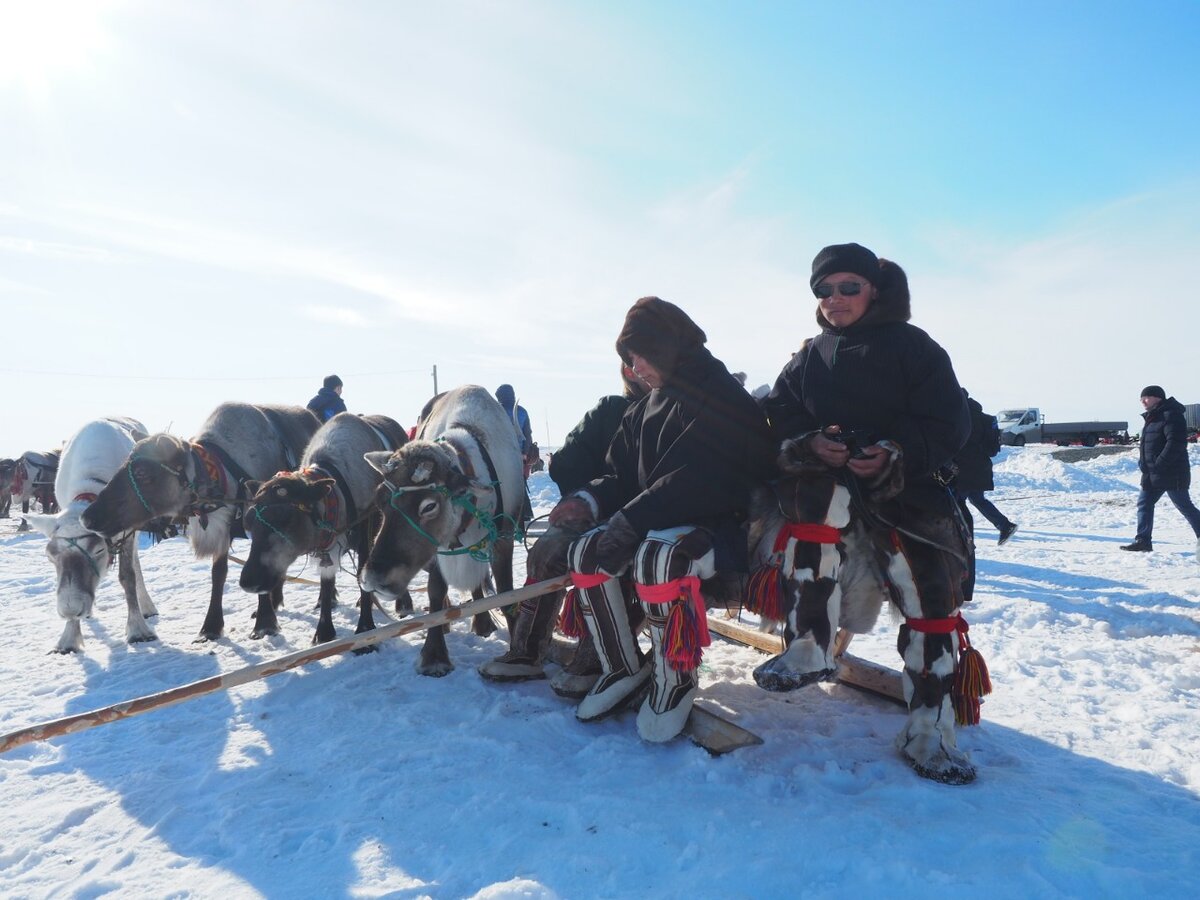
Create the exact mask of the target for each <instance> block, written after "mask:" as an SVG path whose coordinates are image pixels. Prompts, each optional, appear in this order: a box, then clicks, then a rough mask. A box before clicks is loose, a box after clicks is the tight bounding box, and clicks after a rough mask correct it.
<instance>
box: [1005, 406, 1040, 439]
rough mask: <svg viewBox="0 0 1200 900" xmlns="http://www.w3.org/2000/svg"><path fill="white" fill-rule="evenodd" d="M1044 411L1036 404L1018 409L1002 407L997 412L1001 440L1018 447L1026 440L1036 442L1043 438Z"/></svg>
mask: <svg viewBox="0 0 1200 900" xmlns="http://www.w3.org/2000/svg"><path fill="white" fill-rule="evenodd" d="M1041 424H1042V412H1041V410H1040V409H1038V408H1037V407H1035V406H1025V407H1020V408H1017V409H1002V410H1000V412H998V413H996V427H997V428H999V429H1000V442H1001V443H1002V444H1011V445H1014V446H1017V447H1022V446H1024V445H1025V442H1026V441H1031V442H1036V441H1038V440H1039V439H1040V438H1041Z"/></svg>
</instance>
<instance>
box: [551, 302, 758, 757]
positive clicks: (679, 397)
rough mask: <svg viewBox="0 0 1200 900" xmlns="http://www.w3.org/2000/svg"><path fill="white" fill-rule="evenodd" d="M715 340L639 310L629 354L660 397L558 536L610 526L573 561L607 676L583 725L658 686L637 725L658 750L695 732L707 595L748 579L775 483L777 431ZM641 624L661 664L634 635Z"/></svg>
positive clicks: (663, 308) (574, 552)
mask: <svg viewBox="0 0 1200 900" xmlns="http://www.w3.org/2000/svg"><path fill="white" fill-rule="evenodd" d="M706 341H707V337H706V336H705V334H704V332H703V331H702V330H701V329H700V327H699V326H698V325H696V323H695V322H693V321H692V319H691V318H690V317H689V316H688V315H687V313H685V312H684V311H683V310H682V309H680V308H679V307H678V306H675V305H674V304H672V303H668V302H666V301H665V300H661V299H659V298H658V297H643V298H642V299H640V300H638V301H637V302H636V303H635V304H634V305H633V307H632V308H631V309H630V310H629V312H628V314H627V315H626V317H625V322H624V325H623V327H622V329H621V333H620V335H619V336H618V338H617V353H618V354H620V356H621V359H622V361H623V362H625V363H626V365H629V366H631V367H632V369H633V371H634V373H635V374H636V375H637V377H638V378H639V379H641V380H642V381H643V382H644V383H645V384H646V386H647V387H648V388H649V392H648V393H647V394H646V396H644V397H642V398H641V399H640V400H638V401H637V402H636V403H634V404H633V405H632V406H630V408H629V409H628V411H627V412H626V413H625V415H624V416H623V417H622V419H621V424H620V428H619V429H618V430H617V433H616V435H615V436H614V437H613V439H612V442H611V444H610V445H609V447H608V455H607V461H606V467H605V472H604V474H603V475H601V476H600V477H599V478H596V479H593V480H592V481H590V482H589V483H588V484H587V486H586V487H584V488H582V489H580V490H578V491H576V492H575V493H573V494H571V495H570V496H568V497H565V498H563V500H562V501H560V502H559V504H558V505H557V506H556V507H555V508H554V510H553V511H552V512H551V514H550V521H551V524H560V523H571V522H576V523H583V524H584V525H594V524H595V523H597V522H602V523H603V524H602V525H600V526H599V527H595V528H592V529H591V530H590V531H588V532H587V533H585V534H584V535H583V536H582V537H580V538H579V539H578V540H576V541H575V542H574V543H572V544H571V547H570V550H569V552H568V558H569V561H570V566H571V573H572V578H573V581H574V583H575V587H576V589H577V591H578V593H579V600H580V610H581V612H582V614H583V618H584V620H585V622H586V624H587V628H588V631H589V632H590V633H591V635H592V638H593V639H594V641H595V643H596V648H597V651H598V652H599V655H600V661H601V666H602V669H603V674H602V675H601V677H600V679H599V680H598V681H597V682H596V683H595V685H594V686H593V687H592V689H591V690H590V691H589V693H588V694H587V696H585V697H584V698H583V700H581V701H580V704H579V707H578V709H577V710H576V716H577V717H578V718H579V719H580V720H582V721H591V720H595V719H600V718H603V717H604V716H606V715H608V714H610V713H612V712H613V711H614V710H616V709H618V708H619V707H620V706H621V705H623V704H624V703H625V702H626V701H627V700H628V699H629V698H630V697H631V696H634V695H635V694H636V693H637V691H638V690H639V689H640V688H641V687H642V686H643V685H644V684H645V683H646V682H647V681H649V682H650V691H649V693H648V695H647V697H646V699H645V701H644V702H643V703H642V706H641V709H640V710H639V712H638V717H637V728H638V733H639V734H640V735H641V736H642V738H643V739H644V740H647V741H655V742H661V741H668V740H670V739H672V738H674V737H675V736H676V735H678V734H679V732H680V731H682V730H683V727H684V725H685V723H686V722H687V718H688V714H689V712H690V711H691V707H692V701H693V699H694V698H695V695H696V692H697V688H698V679H697V669H698V667H699V663H700V655H701V652H702V649H703V647H704V646H705V645H707V644H708V643H709V640H708V628H707V622H706V615H705V604H704V598H703V596H702V593H701V583H702V582H703V581H705V580H707V579H711V578H713V577H714V576H716V575H717V574H718V573H722V572H730V571H734V572H737V571H741V572H745V571H746V568H747V562H748V560H747V552H746V536H745V531H744V529H743V524H744V522H745V520H746V517H747V514H748V511H749V505H750V492H751V488H752V486H753V485H755V484H757V483H758V482H760V481H762V480H764V479H765V478H766V477H768V475H769V473H770V464H771V456H772V448H771V441H770V437H769V433H768V431H767V425H766V422H765V420H764V419H763V417H762V414H761V412H760V411H759V409H758V407H757V406H756V405H755V403H754V401H753V400H752V399H751V397H750V395H749V394H747V393H746V391H745V390H744V389H743V388H742V386H741V385H740V384H738V382H737V381H736V380H734V378H733V376H732V375H730V374H729V370H728V369H727V368H726V367H725V365H724V363H722V362H721V361H720V360H719V359H717V358H716V357H714V356H713V355H712V354H711V353H710V352H709V351H708V349H707V348H706V347H705V346H704V344H705V342H706ZM635 592H636V599H635ZM642 615H644V616H645V618H646V620H647V622H648V624H649V630H650V640H651V644H652V646H653V650H654V658H653V661H652V662H651V661H647V660H645V659H644V658H643V656H642V653H641V651H640V649H639V648H638V645H637V641H636V639H635V637H634V631H633V630H632V629H631V627H630V626H631V617H637V618H640V617H641V616H642Z"/></svg>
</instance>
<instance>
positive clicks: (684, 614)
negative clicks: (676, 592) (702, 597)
mask: <svg viewBox="0 0 1200 900" xmlns="http://www.w3.org/2000/svg"><path fill="white" fill-rule="evenodd" d="M703 652H704V650H703V648H702V647H701V646H700V628H699V626H698V624H697V622H696V607H695V605H694V604H693V603H692V601H691V598H685V597H680V599H678V600H676V601H675V602H674V603H672V604H671V611H670V612H669V613H668V614H667V627H666V630H665V631H664V632H663V655H664V656H665V658H666V660H667V665H669V666H670V667H671V668H672V669H674V670H675V671H676V672H693V671H695V670H696V669H698V668H699V667H700V657H701V656H702V655H703Z"/></svg>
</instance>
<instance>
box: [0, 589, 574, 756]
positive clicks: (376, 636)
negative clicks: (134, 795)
mask: <svg viewBox="0 0 1200 900" xmlns="http://www.w3.org/2000/svg"><path fill="white" fill-rule="evenodd" d="M570 583H571V576H570V575H563V576H560V577H558V578H549V579H547V580H546V581H539V582H538V583H537V584H530V585H526V586H525V587H523V588H517V589H516V590H512V591H505V592H504V593H502V594H493V595H492V596H491V597H484V598H483V599H482V600H470V601H468V602H466V603H463V604H461V605H459V606H450V607H447V608H446V609H443V610H441V611H440V612H435V613H428V614H426V615H424V616H414V617H413V618H411V619H404V620H402V621H399V622H393V623H392V624H390V625H383V626H381V627H379V628H376V629H374V630H372V631H364V632H363V633H362V634H355V635H352V636H350V637H344V638H339V639H337V640H335V641H329V642H328V643H325V644H321V645H320V646H317V647H309V648H306V649H304V650H296V651H293V652H292V653H288V654H287V655H285V656H280V657H278V658H276V659H271V660H267V661H266V662H261V663H258V664H257V665H253V666H246V667H245V668H242V669H235V670H234V671H232V672H225V673H224V674H221V675H213V676H212V677H210V678H203V679H201V680H200V681H193V682H192V683H191V684H184V685H180V686H179V687H175V688H170V689H168V690H165V691H160V692H158V693H157V694H149V695H147V696H145V697H136V698H134V699H132V700H125V701H123V702H121V703H114V704H113V705H112V706H105V707H103V708H101V709H93V710H90V711H89V712H82V713H76V714H75V715H73V716H64V717H63V718H61V719H53V720H51V721H49V722H43V723H41V724H40V725H31V726H30V727H28V728H22V729H20V730H19V731H13V732H10V733H8V734H6V735H2V736H0V753H5V752H7V751H8V750H11V749H13V748H14V747H20V746H21V745H22V744H28V743H32V742H33V741H44V740H47V739H49V738H52V737H59V736H60V735H64V734H74V733H75V732H77V731H86V730H87V729H89V728H95V727H96V726H97V725H106V724H108V723H109V722H115V721H117V720H118V719H128V718H130V717H132V716H138V715H141V714H142V713H144V712H149V711H150V710H152V709H159V708H161V707H164V706H174V705H175V704H176V703H182V702H183V701H185V700H191V699H192V698H194V697H201V696H203V695H205V694H212V693H215V692H216V691H227V690H229V689H230V688H233V687H237V686H238V685H242V684H249V683H250V682H252V681H258V680H260V679H263V678H267V677H269V676H271V675H277V674H278V673H280V672H286V671H287V670H288V669H294V668H296V667H297V666H302V665H304V664H305V663H310V662H316V661H317V660H319V659H325V658H327V657H330V656H336V655H337V654H339V653H345V652H346V651H348V650H359V649H361V648H363V647H370V646H372V645H374V644H379V643H382V642H383V641H387V640H391V639H392V638H395V637H400V636H401V635H403V634H412V633H413V632H414V631H424V630H425V629H426V628H433V627H435V626H437V625H445V624H447V623H449V622H454V621H456V620H458V619H465V618H466V617H468V616H473V615H475V614H476V613H481V612H487V611H488V610H490V609H496V608H497V607H500V606H508V605H509V604H510V603H520V602H521V601H522V600H528V599H531V598H533V597H540V596H542V595H543V594H549V593H551V592H553V591H557V590H560V589H562V588H565V587H567V586H568V585H569V584H570Z"/></svg>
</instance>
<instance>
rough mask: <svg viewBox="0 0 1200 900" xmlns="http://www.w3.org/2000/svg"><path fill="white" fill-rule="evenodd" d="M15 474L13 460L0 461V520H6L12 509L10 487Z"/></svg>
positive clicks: (15, 469) (15, 467) (14, 461)
mask: <svg viewBox="0 0 1200 900" xmlns="http://www.w3.org/2000/svg"><path fill="white" fill-rule="evenodd" d="M16 474H17V461H16V460H15V459H0V519H7V518H8V511H9V510H10V509H11V508H12V485H13V478H14V477H15V476H16Z"/></svg>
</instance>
